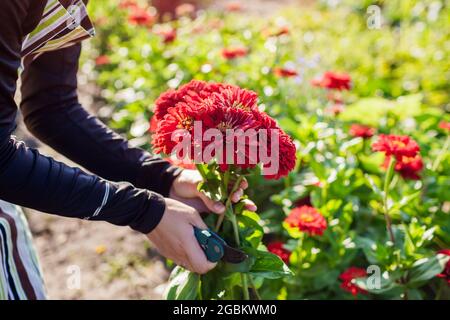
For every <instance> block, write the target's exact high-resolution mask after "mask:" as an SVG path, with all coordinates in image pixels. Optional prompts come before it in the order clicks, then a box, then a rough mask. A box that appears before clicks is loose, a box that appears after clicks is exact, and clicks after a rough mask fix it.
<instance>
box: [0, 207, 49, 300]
mask: <svg viewBox="0 0 450 320" xmlns="http://www.w3.org/2000/svg"><path fill="white" fill-rule="evenodd" d="M45 297H46V295H45V287H44V281H43V278H42V272H41V269H40V267H39V262H38V259H37V256H36V253H35V251H34V247H33V244H32V242H31V234H30V231H29V228H28V224H27V221H26V219H25V216H24V214H23V212H22V210H20V208H19V207H18V206H15V205H13V204H10V203H7V202H4V201H2V200H0V300H30V299H31V300H35V299H45Z"/></svg>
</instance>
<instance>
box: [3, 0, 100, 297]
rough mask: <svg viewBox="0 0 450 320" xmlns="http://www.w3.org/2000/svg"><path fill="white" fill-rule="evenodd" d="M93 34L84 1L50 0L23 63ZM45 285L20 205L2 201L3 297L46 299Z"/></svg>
mask: <svg viewBox="0 0 450 320" xmlns="http://www.w3.org/2000/svg"><path fill="white" fill-rule="evenodd" d="M92 36H94V28H93V26H92V23H91V21H90V20H89V17H88V15H87V10H86V6H85V4H84V3H83V1H82V0H47V4H46V6H45V9H44V13H43V16H42V18H41V20H40V22H39V24H38V25H37V27H36V28H35V30H34V31H33V32H31V33H30V34H28V35H27V36H26V37H25V39H24V40H23V43H22V65H23V66H25V67H26V65H27V63H29V62H31V61H33V60H34V59H36V58H37V57H38V56H40V55H41V54H44V53H45V52H49V51H54V50H58V49H62V48H66V47H68V46H71V45H74V44H76V43H78V42H80V41H82V40H84V39H87V38H90V37H92ZM45 298H46V293H45V286H44V280H43V277H42V272H41V269H40V266H39V261H38V259H37V256H36V252H35V250H34V247H33V244H32V237H31V233H30V230H29V228H28V224H27V221H26V218H25V215H24V214H23V211H22V210H21V209H20V207H18V206H16V205H14V204H11V203H7V202H5V201H2V200H0V300H28V299H45Z"/></svg>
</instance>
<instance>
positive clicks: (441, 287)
mask: <svg viewBox="0 0 450 320" xmlns="http://www.w3.org/2000/svg"><path fill="white" fill-rule="evenodd" d="M444 285H445V282H444V281H441V283H440V284H439V289H438V292H437V294H436V298H435V300H441V297H442V292H444Z"/></svg>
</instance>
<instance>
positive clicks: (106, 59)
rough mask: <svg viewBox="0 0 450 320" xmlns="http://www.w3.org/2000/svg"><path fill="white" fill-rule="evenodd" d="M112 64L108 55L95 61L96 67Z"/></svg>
mask: <svg viewBox="0 0 450 320" xmlns="http://www.w3.org/2000/svg"><path fill="white" fill-rule="evenodd" d="M110 63H111V60H110V59H109V57H108V56H107V55H101V56H98V57H97V58H96V59H95V65H96V66H104V65H107V64H110Z"/></svg>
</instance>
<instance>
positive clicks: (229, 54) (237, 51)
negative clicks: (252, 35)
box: [222, 47, 248, 60]
mask: <svg viewBox="0 0 450 320" xmlns="http://www.w3.org/2000/svg"><path fill="white" fill-rule="evenodd" d="M247 53H248V50H247V48H244V47H230V48H225V49H222V57H224V58H225V59H227V60H233V59H236V58H241V57H245V56H246V55H247Z"/></svg>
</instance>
